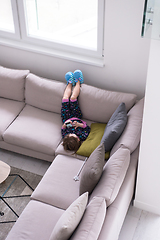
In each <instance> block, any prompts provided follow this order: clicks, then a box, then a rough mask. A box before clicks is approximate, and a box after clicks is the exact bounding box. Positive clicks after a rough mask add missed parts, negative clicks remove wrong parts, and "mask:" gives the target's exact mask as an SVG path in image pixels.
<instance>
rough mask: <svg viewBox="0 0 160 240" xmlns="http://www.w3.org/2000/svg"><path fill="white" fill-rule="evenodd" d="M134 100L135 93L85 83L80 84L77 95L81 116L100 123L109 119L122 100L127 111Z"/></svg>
mask: <svg viewBox="0 0 160 240" xmlns="http://www.w3.org/2000/svg"><path fill="white" fill-rule="evenodd" d="M135 101H136V95H135V94H130V93H121V92H112V91H107V90H103V89H99V88H96V87H93V86H89V85H86V84H82V86H81V92H80V96H79V104H80V107H81V110H82V113H83V117H84V118H86V119H89V120H92V121H95V122H101V123H107V122H108V121H109V119H110V117H111V115H112V114H113V113H114V111H115V110H116V108H117V107H118V106H119V104H120V103H122V102H124V103H125V105H126V109H127V111H128V110H129V109H130V108H131V107H132V106H133V105H134V103H135Z"/></svg>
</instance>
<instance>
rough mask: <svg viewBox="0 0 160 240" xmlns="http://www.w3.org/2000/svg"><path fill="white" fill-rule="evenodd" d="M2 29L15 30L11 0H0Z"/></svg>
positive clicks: (0, 27) (0, 26)
mask: <svg viewBox="0 0 160 240" xmlns="http://www.w3.org/2000/svg"><path fill="white" fill-rule="evenodd" d="M0 30H2V31H7V32H14V31H15V29H14V22H13V14H12V5H11V0H0Z"/></svg>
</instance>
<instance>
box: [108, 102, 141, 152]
mask: <svg viewBox="0 0 160 240" xmlns="http://www.w3.org/2000/svg"><path fill="white" fill-rule="evenodd" d="M143 107H144V98H142V99H141V100H140V101H138V102H137V103H136V104H135V105H134V106H133V107H132V108H131V110H130V111H129V112H128V114H127V116H128V121H127V125H126V127H125V129H124V131H123V133H122V135H121V136H120V138H119V139H118V141H117V142H116V143H115V145H114V146H113V148H112V150H111V155H113V154H114V153H115V152H116V151H117V150H118V149H119V147H120V146H124V147H126V148H128V149H129V150H130V152H131V153H132V152H134V150H135V149H136V148H137V146H138V144H139V141H140V136H141V128H142V120H143Z"/></svg>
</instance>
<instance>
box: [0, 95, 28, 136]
mask: <svg viewBox="0 0 160 240" xmlns="http://www.w3.org/2000/svg"><path fill="white" fill-rule="evenodd" d="M23 107H24V103H23V102H18V101H13V100H9V99H5V98H0V116H1V117H0V140H2V135H3V133H4V131H5V130H6V129H7V127H8V126H9V125H10V124H11V123H12V122H13V120H14V119H15V118H16V117H17V116H18V114H19V113H20V111H21V110H22V109H23Z"/></svg>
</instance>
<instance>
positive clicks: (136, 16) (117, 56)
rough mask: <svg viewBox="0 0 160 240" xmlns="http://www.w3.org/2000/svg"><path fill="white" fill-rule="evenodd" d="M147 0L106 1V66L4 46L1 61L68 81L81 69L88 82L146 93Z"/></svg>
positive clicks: (114, 88) (8, 65)
mask: <svg viewBox="0 0 160 240" xmlns="http://www.w3.org/2000/svg"><path fill="white" fill-rule="evenodd" d="M143 7H144V0H106V1H105V26H104V28H105V31H104V34H105V36H104V39H105V42H104V55H105V66H104V67H103V68H102V67H95V66H91V65H88V64H83V63H78V62H73V61H69V60H63V59H60V58H54V57H50V56H45V55H41V54H36V53H32V52H28V51H22V50H19V49H14V48H10V47H5V46H2V45H0V64H1V65H3V66H6V67H11V68H19V69H30V70H31V72H32V73H35V74H37V75H40V76H42V77H47V78H51V79H57V80H60V81H65V80H64V75H65V73H66V72H67V71H74V70H75V69H81V70H82V71H83V74H84V78H85V83H87V84H90V85H93V86H97V87H100V88H105V89H109V90H117V91H125V92H133V93H136V94H137V95H138V97H139V98H140V97H142V96H144V92H145V82H146V73H147V64H148V53H149V44H150V42H149V40H148V39H142V38H141V37H140V33H141V24H142V13H143Z"/></svg>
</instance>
